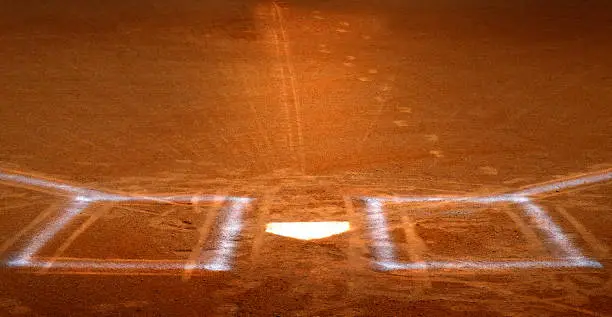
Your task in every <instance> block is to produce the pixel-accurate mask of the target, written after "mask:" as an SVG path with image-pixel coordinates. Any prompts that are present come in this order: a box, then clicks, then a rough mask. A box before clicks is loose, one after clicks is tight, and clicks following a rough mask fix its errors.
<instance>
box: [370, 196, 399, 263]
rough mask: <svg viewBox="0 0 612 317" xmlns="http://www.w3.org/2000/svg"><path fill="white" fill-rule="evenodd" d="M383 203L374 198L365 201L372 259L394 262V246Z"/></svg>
mask: <svg viewBox="0 0 612 317" xmlns="http://www.w3.org/2000/svg"><path fill="white" fill-rule="evenodd" d="M382 205H383V203H382V202H381V201H380V200H378V199H376V198H368V199H366V211H367V218H368V222H369V231H370V237H371V239H372V243H373V250H372V251H373V253H374V258H375V259H376V261H377V262H394V261H395V246H394V244H393V242H391V237H389V232H388V226H387V218H386V217H385V215H384V213H383V210H382Z"/></svg>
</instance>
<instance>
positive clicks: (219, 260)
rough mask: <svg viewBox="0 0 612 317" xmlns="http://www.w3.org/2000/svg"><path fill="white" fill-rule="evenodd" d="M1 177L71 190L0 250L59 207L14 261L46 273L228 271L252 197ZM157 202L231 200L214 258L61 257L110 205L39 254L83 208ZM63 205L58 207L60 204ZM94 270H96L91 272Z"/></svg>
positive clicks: (14, 182) (61, 191) (11, 262)
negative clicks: (110, 189)
mask: <svg viewBox="0 0 612 317" xmlns="http://www.w3.org/2000/svg"><path fill="white" fill-rule="evenodd" d="M0 180H1V181H3V182H4V183H8V184H9V185H14V186H16V187H22V185H27V186H31V187H34V188H39V189H43V190H51V191H56V192H57V193H58V194H60V195H61V196H65V195H68V196H71V201H70V202H69V204H68V206H66V207H65V208H64V209H62V208H61V206H60V205H58V206H54V208H50V209H48V210H45V211H44V212H42V213H41V214H40V215H39V216H38V217H36V218H35V219H34V220H33V221H32V222H31V223H30V224H29V225H28V226H26V227H25V228H23V229H22V230H21V231H20V232H18V233H17V235H15V236H14V237H12V238H11V239H9V240H8V241H5V242H4V243H3V245H2V246H1V249H0V251H2V252H4V251H6V249H8V248H9V247H10V246H12V245H13V244H14V243H15V242H16V241H17V240H19V239H20V238H21V237H23V236H24V235H26V234H27V233H28V232H30V231H33V230H34V228H35V227H36V226H37V225H38V224H40V223H42V222H43V220H45V219H48V218H50V217H51V214H52V213H54V212H58V213H59V215H57V216H56V217H55V218H51V220H50V221H48V222H47V223H45V224H44V227H43V228H42V229H41V230H40V231H38V232H35V233H33V236H32V238H30V240H29V241H28V244H27V245H26V246H25V247H24V248H23V249H21V250H20V251H19V253H18V254H17V255H16V256H14V257H12V258H11V259H10V260H9V262H8V265H9V266H10V267H30V268H40V269H41V271H40V272H41V273H45V272H46V271H47V270H49V269H50V268H61V269H76V270H140V269H148V270H183V269H189V270H194V269H198V270H210V271H226V270H230V269H231V264H232V258H233V256H234V252H235V249H236V240H237V238H238V236H239V234H240V232H241V229H242V213H243V211H244V209H245V208H246V207H247V206H248V205H249V204H250V203H251V201H252V199H251V198H246V197H235V196H220V195H168V196H155V195H147V196H140V195H122V194H114V193H106V192H101V191H96V190H90V189H85V188H80V187H77V186H73V185H68V184H64V183H60V182H56V181H49V180H43V179H38V178H34V177H29V176H25V175H19V174H9V173H3V172H0ZM128 201H129V202H134V201H142V202H155V203H166V204H172V203H182V204H189V203H193V202H198V203H199V202H204V201H206V202H217V203H225V204H226V207H225V209H224V210H225V213H224V221H223V223H222V225H221V233H220V237H219V238H218V239H217V241H216V247H215V249H214V255H213V256H212V258H211V259H209V260H208V261H205V262H202V263H200V262H198V263H196V264H192V265H189V264H188V262H187V263H186V261H183V260H181V261H173V260H131V259H79V258H60V257H59V256H60V255H61V254H62V253H63V251H65V250H66V249H67V248H68V247H69V246H70V244H71V243H72V242H73V241H74V240H75V239H76V238H77V237H78V236H79V235H80V234H81V233H82V232H84V231H85V230H86V229H87V227H89V226H91V225H92V224H93V223H94V222H95V220H97V219H98V218H99V217H100V216H101V215H102V214H103V213H104V212H105V208H101V210H99V212H98V213H95V214H94V215H93V216H92V217H90V218H89V220H87V221H86V222H85V223H84V224H83V225H81V227H80V228H78V229H77V230H76V231H75V232H73V233H72V235H71V236H70V237H69V238H68V239H67V240H66V241H64V242H63V244H62V245H61V246H60V247H59V249H57V250H56V251H55V255H54V256H53V257H51V258H38V257H36V254H37V253H38V252H39V251H40V250H41V249H42V248H43V247H44V246H45V245H47V243H49V242H50V241H51V240H52V239H53V238H54V237H55V235H56V234H57V233H58V232H60V231H61V230H62V229H64V228H65V227H66V225H68V224H69V223H70V222H71V221H72V220H73V219H74V218H75V217H76V216H77V215H79V214H82V213H83V212H84V211H85V210H86V209H88V208H89V207H91V206H92V204H95V203H106V204H109V203H116V202H128ZM56 208H57V209H56ZM90 273H93V272H90Z"/></svg>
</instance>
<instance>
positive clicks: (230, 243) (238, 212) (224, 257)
mask: <svg viewBox="0 0 612 317" xmlns="http://www.w3.org/2000/svg"><path fill="white" fill-rule="evenodd" d="M250 201H251V199H250V198H231V199H230V202H231V205H230V206H229V208H227V212H226V219H225V222H224V223H223V225H222V227H221V233H220V239H219V242H218V244H217V248H216V250H215V255H214V257H213V259H212V260H211V261H210V262H209V263H207V264H204V265H203V266H202V268H204V269H207V270H210V271H228V270H230V269H231V261H232V258H233V256H234V251H235V250H236V247H237V245H238V243H237V240H238V236H239V234H240V231H241V230H242V213H243V210H244V208H245V207H246V206H247V205H248V204H249V202H250Z"/></svg>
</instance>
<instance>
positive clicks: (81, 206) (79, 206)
mask: <svg viewBox="0 0 612 317" xmlns="http://www.w3.org/2000/svg"><path fill="white" fill-rule="evenodd" d="M90 204H91V203H90V202H89V201H81V200H77V199H74V200H73V201H72V203H71V204H70V205H69V206H68V208H66V210H65V211H64V213H63V214H62V215H60V216H59V217H58V218H57V219H56V220H54V221H51V222H50V224H48V225H47V226H46V227H45V228H44V229H43V230H42V231H40V232H39V233H38V234H37V235H36V236H35V237H33V238H32V240H31V241H30V244H29V245H28V246H27V247H25V248H24V249H23V250H22V251H21V252H20V253H19V255H18V256H17V257H16V259H13V260H11V261H10V262H9V263H8V264H9V266H21V264H24V263H25V264H27V263H28V262H29V261H30V259H31V258H32V257H33V256H34V254H36V253H37V252H38V251H39V250H40V249H41V248H42V247H43V246H45V244H47V242H49V240H51V239H52V238H53V237H54V236H55V235H56V234H57V233H58V232H59V231H60V230H62V228H64V226H65V225H66V224H68V222H70V220H72V218H74V217H75V216H76V215H78V214H80V213H81V212H83V210H85V209H86V208H87V207H89V205H90Z"/></svg>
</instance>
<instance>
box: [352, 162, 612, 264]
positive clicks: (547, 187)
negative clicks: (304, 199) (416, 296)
mask: <svg viewBox="0 0 612 317" xmlns="http://www.w3.org/2000/svg"><path fill="white" fill-rule="evenodd" d="M609 180H612V171H610V170H604V171H601V172H598V173H591V174H589V175H583V176H582V177H575V178H571V179H566V180H560V181H557V182H553V183H547V184H543V185H537V186H529V187H528V188H526V189H523V190H520V191H517V192H513V193H505V194H499V195H490V196H413V197H362V200H363V201H364V202H365V204H366V216H367V219H368V222H369V226H368V231H369V233H370V237H371V240H372V251H373V256H374V261H375V267H376V268H378V269H380V270H383V271H388V270H427V269H484V270H486V269H493V270H496V269H519V268H538V267H548V268H561V267H566V268H571V267H590V268H601V267H602V265H601V263H599V262H597V261H595V260H592V259H590V258H588V257H586V256H585V255H584V254H583V253H582V252H581V250H580V249H579V248H577V247H576V246H575V245H574V244H573V243H572V241H571V240H570V239H569V238H568V237H567V235H566V234H565V233H564V232H563V230H562V229H561V228H560V227H559V226H558V225H557V224H556V223H555V222H554V221H553V220H552V218H550V216H549V215H548V213H547V212H546V211H545V210H544V209H543V208H542V207H541V206H539V205H538V204H536V203H535V202H533V197H532V196H535V195H544V194H548V193H550V192H559V191H561V190H565V189H570V188H574V187H578V186H585V185H590V184H595V183H601V182H605V181H609ZM433 202H443V203H449V202H465V203H476V204H485V205H486V204H494V203H504V202H505V203H511V204H515V205H517V206H519V207H520V208H521V209H522V210H523V212H524V214H525V215H526V216H527V217H528V218H529V219H530V220H531V222H532V223H533V224H534V226H535V227H536V228H537V229H538V230H539V231H540V232H542V233H543V234H544V235H545V236H546V240H547V241H548V242H550V243H551V245H553V246H554V248H556V249H557V250H558V251H560V252H561V254H562V255H561V257H560V258H559V259H555V260H546V261H542V260H533V261H414V262H410V263H403V262H399V261H398V260H397V257H396V250H395V245H394V243H393V242H392V239H391V237H390V235H389V231H388V230H389V226H388V224H387V218H386V216H385V214H384V205H385V203H391V204H398V203H399V204H403V203H433ZM578 229H580V228H578Z"/></svg>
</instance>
